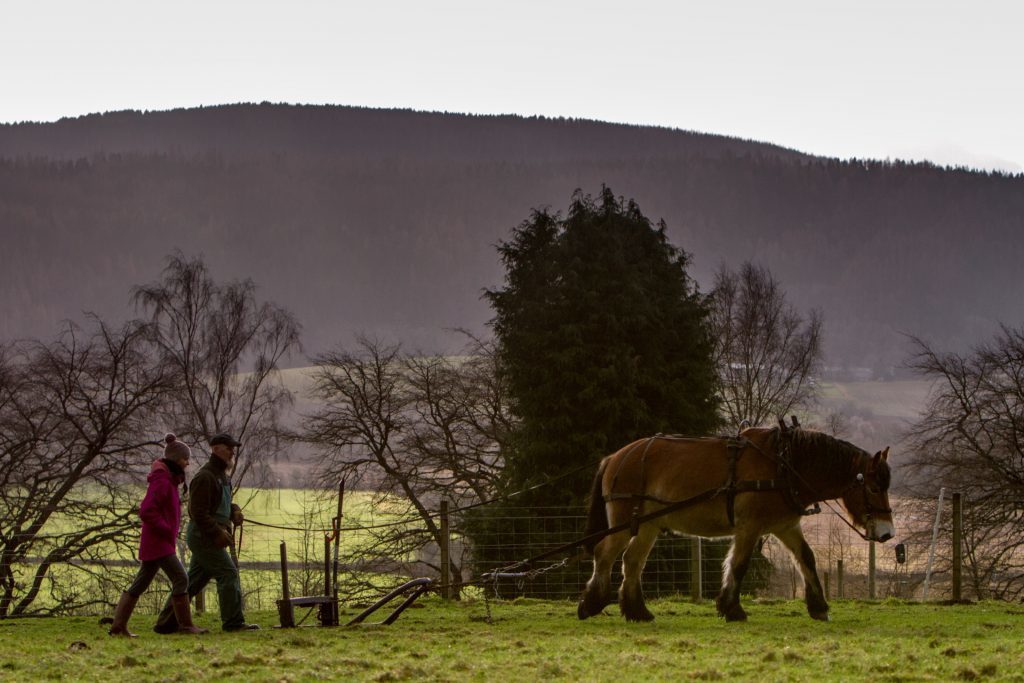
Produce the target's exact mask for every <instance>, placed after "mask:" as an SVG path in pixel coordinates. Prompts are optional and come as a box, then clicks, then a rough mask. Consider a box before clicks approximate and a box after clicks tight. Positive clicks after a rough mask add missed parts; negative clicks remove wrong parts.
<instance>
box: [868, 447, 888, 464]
mask: <svg viewBox="0 0 1024 683" xmlns="http://www.w3.org/2000/svg"><path fill="white" fill-rule="evenodd" d="M888 459H889V447H888V446H886V447H885V450H884V451H878V452H877V453H875V457H873V458H871V462H872V464H874V465H877V464H878V463H880V462H885V461H886V460H888Z"/></svg>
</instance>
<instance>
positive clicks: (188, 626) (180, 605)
mask: <svg viewBox="0 0 1024 683" xmlns="http://www.w3.org/2000/svg"><path fill="white" fill-rule="evenodd" d="M171 605H172V606H173V607H174V618H175V619H177V621H178V633H207V632H208V631H209V629H205V628H199V627H198V626H196V625H195V624H193V623H192V607H191V606H190V605H189V600H188V593H182V594H181V595H172V596H171Z"/></svg>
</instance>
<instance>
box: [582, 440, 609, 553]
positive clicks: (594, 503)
mask: <svg viewBox="0 0 1024 683" xmlns="http://www.w3.org/2000/svg"><path fill="white" fill-rule="evenodd" d="M607 466H608V459H607V458H605V459H604V460H602V461H601V464H600V465H598V467H597V474H595V475H594V484H593V486H592V487H591V489H590V510H589V511H588V512H587V529H586V531H585V532H584V533H583V535H584V536H590V535H592V534H596V533H599V532H601V531H605V530H607V529H608V528H609V527H608V514H607V512H606V511H605V508H604V491H603V490H602V482H603V480H604V468H605V467H607ZM600 541H601V539H600V538H594V539H591V540H589V541H587V542H586V543H584V544H583V546H584V547H585V548H586V549H587V551H588V552H590V553H593V552H594V548H595V547H596V546H597V544H598V543H599V542H600Z"/></svg>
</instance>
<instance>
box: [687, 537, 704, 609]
mask: <svg viewBox="0 0 1024 683" xmlns="http://www.w3.org/2000/svg"><path fill="white" fill-rule="evenodd" d="M701 559H702V558H701V547H700V536H694V537H693V538H691V539H690V599H691V600H693V601H694V602H700V600H701V598H702V597H703V592H704V591H703V588H702V587H703V585H704V576H703V572H702V571H701V565H702V564H703V562H701Z"/></svg>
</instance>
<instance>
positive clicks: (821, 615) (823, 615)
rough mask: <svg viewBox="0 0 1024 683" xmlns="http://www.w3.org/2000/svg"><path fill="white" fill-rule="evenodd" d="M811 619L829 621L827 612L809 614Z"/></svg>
mask: <svg viewBox="0 0 1024 683" xmlns="http://www.w3.org/2000/svg"><path fill="white" fill-rule="evenodd" d="M811 619H817V620H818V621H831V620H832V619H831V618H830V617H829V615H828V612H818V613H816V614H815V613H811Z"/></svg>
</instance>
